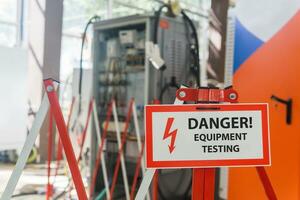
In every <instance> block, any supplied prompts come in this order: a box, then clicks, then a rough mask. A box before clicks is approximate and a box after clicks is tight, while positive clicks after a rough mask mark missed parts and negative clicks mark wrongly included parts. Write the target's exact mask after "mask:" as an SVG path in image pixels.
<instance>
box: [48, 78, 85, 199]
mask: <svg viewBox="0 0 300 200" xmlns="http://www.w3.org/2000/svg"><path fill="white" fill-rule="evenodd" d="M44 86H45V90H46V93H47V96H48V99H49V103H50V109H51V112H52V113H53V117H54V120H55V122H56V126H57V129H58V133H59V136H60V138H61V142H62V145H63V148H64V151H65V154H66V158H67V161H68V165H69V168H70V171H71V174H72V178H73V182H74V184H75V188H76V191H77V195H78V198H79V200H87V199H88V198H87V195H86V191H85V188H84V185H83V181H82V177H81V174H80V171H79V168H78V165H77V161H76V157H75V154H74V150H73V147H72V144H71V140H70V138H69V135H68V129H67V126H66V124H65V121H64V117H63V114H62V111H61V108H60V105H59V101H58V97H57V94H56V92H55V89H54V85H53V80H52V79H46V80H44Z"/></svg>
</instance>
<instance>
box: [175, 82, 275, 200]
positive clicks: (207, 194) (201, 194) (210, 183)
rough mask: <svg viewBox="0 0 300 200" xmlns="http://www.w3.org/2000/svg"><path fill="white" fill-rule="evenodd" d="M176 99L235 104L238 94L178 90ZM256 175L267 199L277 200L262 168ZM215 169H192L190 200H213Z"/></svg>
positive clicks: (210, 90) (221, 91) (202, 90)
mask: <svg viewBox="0 0 300 200" xmlns="http://www.w3.org/2000/svg"><path fill="white" fill-rule="evenodd" d="M176 97H177V98H178V99H179V100H181V101H190V102H191V101H192V102H195V103H225V102H227V103H237V99H238V94H237V92H236V91H235V90H233V89H232V88H231V87H229V88H226V89H218V88H199V89H195V88H180V89H178V90H177V92H176ZM256 170H257V173H258V175H259V177H260V180H261V182H262V184H263V187H264V190H265V192H266V195H267V197H268V198H269V199H270V200H277V197H276V194H275V192H274V189H273V187H272V185H271V182H270V180H269V178H268V176H267V173H266V171H265V168H264V167H256ZM214 195H215V168H197V169H193V182H192V199H193V200H214V198H215V196H214Z"/></svg>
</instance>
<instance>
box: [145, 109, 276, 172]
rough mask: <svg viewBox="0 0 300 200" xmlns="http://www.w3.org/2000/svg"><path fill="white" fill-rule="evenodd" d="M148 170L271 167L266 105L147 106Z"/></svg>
mask: <svg viewBox="0 0 300 200" xmlns="http://www.w3.org/2000/svg"><path fill="white" fill-rule="evenodd" d="M145 118H146V156H147V167H148V168H185V167H187V168H193V167H220V166H242V165H243V166H245V165H246V166H249V165H255V166H258V165H270V148H269V124H268V104H195V105H148V106H146V108H145Z"/></svg>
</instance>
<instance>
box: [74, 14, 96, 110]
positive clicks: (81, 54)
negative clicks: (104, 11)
mask: <svg viewBox="0 0 300 200" xmlns="http://www.w3.org/2000/svg"><path fill="white" fill-rule="evenodd" d="M99 19H100V17H99V16H97V15H94V16H93V17H91V18H90V19H89V21H88V23H87V24H86V25H85V28H84V32H83V35H82V39H81V49H80V64H79V67H80V68H79V88H78V94H79V109H78V114H80V112H81V91H82V73H83V69H82V57H83V48H84V42H85V38H86V33H87V30H88V28H89V26H90V25H91V24H93V23H94V22H95V21H97V20H99Z"/></svg>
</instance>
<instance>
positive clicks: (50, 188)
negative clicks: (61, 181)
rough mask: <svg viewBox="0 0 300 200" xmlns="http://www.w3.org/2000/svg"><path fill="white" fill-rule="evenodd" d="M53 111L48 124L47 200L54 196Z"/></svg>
mask: <svg viewBox="0 0 300 200" xmlns="http://www.w3.org/2000/svg"><path fill="white" fill-rule="evenodd" d="M52 119H53V118H52V112H51V110H50V111H49V126H48V163H47V165H48V166H47V192H46V200H49V199H50V198H51V196H52V185H51V184H50V176H51V159H52V143H53V142H52V138H53V130H52V129H53V120H52Z"/></svg>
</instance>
